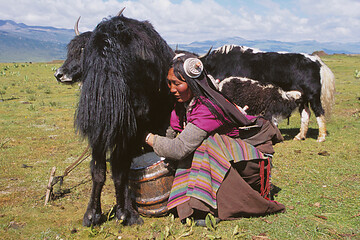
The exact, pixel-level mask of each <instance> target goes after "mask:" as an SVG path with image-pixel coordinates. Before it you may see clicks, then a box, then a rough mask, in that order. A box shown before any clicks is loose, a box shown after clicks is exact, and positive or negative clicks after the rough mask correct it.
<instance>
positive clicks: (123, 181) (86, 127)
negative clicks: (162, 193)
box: [55, 15, 174, 226]
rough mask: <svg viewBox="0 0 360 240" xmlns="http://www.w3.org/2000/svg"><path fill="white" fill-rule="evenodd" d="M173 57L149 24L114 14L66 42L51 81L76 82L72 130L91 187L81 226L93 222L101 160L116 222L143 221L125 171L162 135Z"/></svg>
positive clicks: (168, 109)
mask: <svg viewBox="0 0 360 240" xmlns="http://www.w3.org/2000/svg"><path fill="white" fill-rule="evenodd" d="M173 56H174V52H173V51H172V49H171V48H170V47H169V46H168V44H167V43H166V42H165V41H164V40H163V39H162V38H161V36H160V35H159V34H158V33H157V32H156V31H155V29H154V28H153V27H152V25H151V24H150V23H149V22H147V21H144V22H141V21H137V20H134V19H130V18H126V17H124V16H122V15H120V16H116V17H112V18H110V19H104V20H103V21H102V22H100V23H99V24H98V26H97V27H96V28H95V29H94V31H92V32H90V33H89V32H88V33H83V34H80V35H79V36H77V37H75V38H74V39H73V40H72V42H70V44H69V46H68V56H67V60H66V61H65V63H64V65H63V66H62V67H61V68H60V69H58V71H57V73H56V74H55V76H56V78H57V79H58V80H59V81H62V80H63V81H62V82H71V81H76V80H80V81H81V82H82V89H81V95H80V100H79V105H78V108H77V111H76V116H75V126H76V129H77V131H78V132H79V133H80V134H81V135H82V136H84V137H85V138H87V139H88V141H89V144H90V146H91V148H92V161H91V175H92V181H93V187H92V192H91V197H90V201H89V204H88V207H87V210H86V212H85V214H84V218H83V225H85V226H91V225H96V224H100V223H101V214H102V211H101V201H100V196H101V191H102V187H103V185H104V183H105V179H106V155H107V153H110V163H111V170H112V178H113V181H114V185H115V191H116V207H115V208H114V209H115V213H116V217H117V219H119V220H122V223H123V224H124V225H132V224H141V223H142V222H143V220H142V219H141V218H140V216H139V214H138V212H137V211H136V207H135V206H134V204H133V202H132V199H131V193H130V191H131V190H130V188H129V170H130V165H131V161H132V159H133V158H134V157H136V156H138V155H140V154H142V153H144V148H145V151H146V150H149V149H146V146H144V138H145V134H146V132H153V133H157V134H162V135H164V134H165V130H166V128H167V126H168V124H169V116H170V112H171V109H172V107H173V103H174V99H173V97H172V96H171V94H170V92H169V88H168V87H167V83H166V76H167V72H168V69H169V64H170V62H171V60H172V58H173ZM65 64H68V65H65ZM61 79H62V80H61Z"/></svg>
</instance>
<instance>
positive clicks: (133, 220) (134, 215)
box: [116, 209, 144, 226]
mask: <svg viewBox="0 0 360 240" xmlns="http://www.w3.org/2000/svg"><path fill="white" fill-rule="evenodd" d="M116 218H117V219H118V220H120V221H121V223H122V224H123V225H125V226H131V225H134V224H137V225H142V224H143V223H144V220H143V219H142V218H141V217H140V215H139V213H138V212H136V211H135V210H121V209H118V210H117V211H116Z"/></svg>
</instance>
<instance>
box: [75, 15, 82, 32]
mask: <svg viewBox="0 0 360 240" xmlns="http://www.w3.org/2000/svg"><path fill="white" fill-rule="evenodd" d="M80 18H81V16H80V17H79V18H78V20H77V21H76V23H75V27H74V30H75V35H76V36H79V35H80V32H79V21H80Z"/></svg>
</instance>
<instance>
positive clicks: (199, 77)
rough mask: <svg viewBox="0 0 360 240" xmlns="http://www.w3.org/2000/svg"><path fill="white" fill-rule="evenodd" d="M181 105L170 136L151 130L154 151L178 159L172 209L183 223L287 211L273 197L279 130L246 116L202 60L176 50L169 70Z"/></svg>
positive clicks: (174, 115)
mask: <svg viewBox="0 0 360 240" xmlns="http://www.w3.org/2000/svg"><path fill="white" fill-rule="evenodd" d="M168 85H169V88H170V92H171V93H172V94H173V95H174V96H175V98H176V100H177V103H176V105H175V108H174V110H173V112H172V113H171V120H170V127H169V129H168V131H167V134H166V137H161V136H159V135H154V134H151V133H149V134H148V135H147V136H146V139H145V141H146V143H147V144H148V145H150V146H151V147H153V149H154V151H155V153H156V154H157V155H159V156H161V157H165V158H167V159H173V160H178V161H179V162H178V168H177V170H176V174H175V179H174V182H173V186H172V189H171V194H170V197H169V202H168V208H169V209H172V208H175V207H176V209H177V213H178V215H179V218H180V219H181V220H182V221H183V220H184V219H186V218H188V217H193V218H194V219H204V218H205V216H206V214H207V213H211V214H213V215H215V216H217V217H218V218H219V219H221V220H230V219H236V218H240V217H249V216H261V215H266V214H271V213H276V212H282V211H284V210H285V206H284V205H282V204H280V203H277V202H275V201H271V200H269V190H270V183H269V178H270V160H271V155H272V154H273V153H274V150H273V147H272V145H273V144H275V143H277V142H279V141H282V137H281V134H280V132H279V130H278V129H277V128H276V127H274V126H273V125H272V124H271V123H270V122H268V121H266V120H265V119H262V118H257V117H252V116H247V115H244V114H243V113H242V112H240V111H239V109H238V108H237V107H236V106H235V105H234V104H232V103H231V102H230V101H228V100H227V99H226V98H225V97H224V96H223V95H221V93H219V92H218V91H217V90H216V88H215V87H214V85H213V84H212V82H211V80H210V79H209V78H208V77H207V75H206V73H205V70H204V69H203V65H202V63H201V61H200V60H199V59H197V58H196V57H195V56H194V55H192V54H190V53H180V54H177V55H176V56H175V58H174V60H173V63H172V66H171V68H170V70H169V73H168Z"/></svg>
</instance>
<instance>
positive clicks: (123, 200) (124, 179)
mask: <svg viewBox="0 0 360 240" xmlns="http://www.w3.org/2000/svg"><path fill="white" fill-rule="evenodd" d="M131 160H132V159H131V158H130V157H129V156H124V155H122V154H121V153H120V150H119V148H118V147H117V148H116V149H115V150H114V152H113V153H112V156H111V159H110V161H111V169H112V177H113V181H114V185H115V194H116V218H117V219H119V220H121V221H122V224H124V225H133V224H143V223H144V221H143V220H142V218H141V217H140V215H139V213H138V212H137V211H136V210H135V209H134V207H133V202H132V198H131V190H130V189H129V171H130V165H131Z"/></svg>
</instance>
